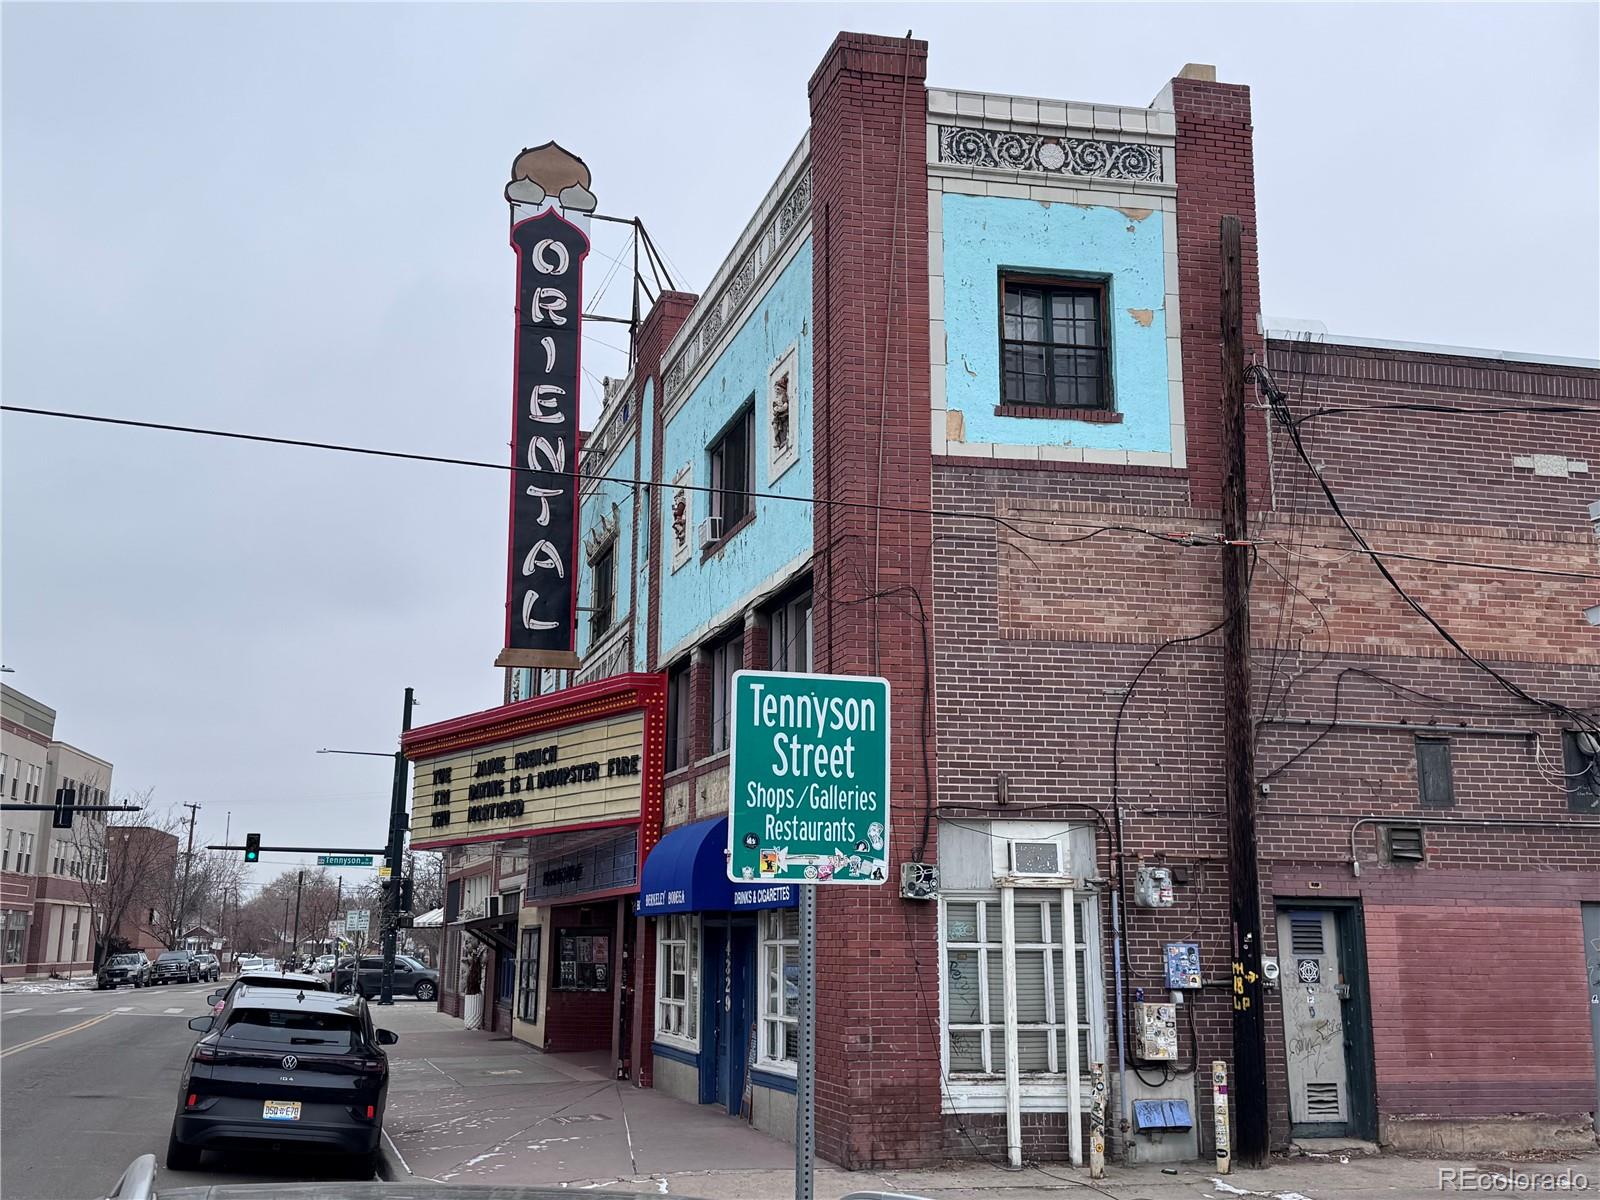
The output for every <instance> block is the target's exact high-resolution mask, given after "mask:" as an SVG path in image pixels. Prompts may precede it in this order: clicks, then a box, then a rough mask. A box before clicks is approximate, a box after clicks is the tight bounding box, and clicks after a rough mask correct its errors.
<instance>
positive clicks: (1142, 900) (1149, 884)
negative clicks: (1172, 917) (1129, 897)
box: [1133, 867, 1172, 908]
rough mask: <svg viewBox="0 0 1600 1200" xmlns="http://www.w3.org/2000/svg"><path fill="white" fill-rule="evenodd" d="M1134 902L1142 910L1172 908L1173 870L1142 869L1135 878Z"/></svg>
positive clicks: (1163, 868) (1164, 868)
mask: <svg viewBox="0 0 1600 1200" xmlns="http://www.w3.org/2000/svg"><path fill="white" fill-rule="evenodd" d="M1133 902H1134V903H1135V904H1137V905H1138V906H1139V907H1140V908H1171V907H1172V871H1171V869H1169V868H1167V867H1140V868H1139V869H1138V871H1136V872H1135V873H1134V877H1133Z"/></svg>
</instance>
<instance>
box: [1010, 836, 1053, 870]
mask: <svg viewBox="0 0 1600 1200" xmlns="http://www.w3.org/2000/svg"><path fill="white" fill-rule="evenodd" d="M1011 869H1012V870H1013V871H1014V872H1016V873H1017V874H1018V875H1060V874H1061V847H1060V846H1058V845H1056V843H1054V842H1012V843H1011Z"/></svg>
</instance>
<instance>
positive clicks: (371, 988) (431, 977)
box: [330, 954, 439, 1000]
mask: <svg viewBox="0 0 1600 1200" xmlns="http://www.w3.org/2000/svg"><path fill="white" fill-rule="evenodd" d="M330 982H331V983H332V985H333V990H334V991H336V992H343V993H344V994H345V995H347V996H350V995H355V994H357V993H359V994H360V995H363V996H366V997H369V998H370V997H373V996H376V995H377V994H378V993H379V992H381V991H382V990H383V956H382V955H372V956H364V957H362V958H360V959H355V958H341V959H340V960H339V965H338V966H336V967H334V969H333V975H332V976H331V977H330ZM394 994H395V995H397V996H415V997H416V998H417V999H418V1000H433V999H435V998H437V996H438V995H439V972H437V971H435V970H433V969H432V968H431V967H425V966H423V965H422V964H421V963H420V962H418V961H417V960H416V959H414V958H408V957H407V956H406V955H404V954H396V955H395V956H394Z"/></svg>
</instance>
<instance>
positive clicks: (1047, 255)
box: [934, 193, 1172, 453]
mask: <svg viewBox="0 0 1600 1200" xmlns="http://www.w3.org/2000/svg"><path fill="white" fill-rule="evenodd" d="M1156 211H1157V210H1154V209H1150V210H1146V209H1127V210H1122V209H1117V208H1111V207H1108V206H1105V205H1086V204H1057V205H1054V206H1051V207H1048V208H1046V207H1043V206H1041V205H1039V204H1037V203H1034V202H1032V201H1030V200H1021V199H1012V198H1010V197H1004V196H965V195H958V194H955V193H946V194H945V195H944V197H943V207H942V227H943V231H944V232H943V238H944V332H945V347H946V354H945V358H944V361H945V363H946V364H947V365H946V366H944V367H942V368H940V367H937V366H936V367H935V368H934V369H935V370H941V369H942V370H943V371H944V373H945V409H946V411H947V413H948V416H947V417H946V420H947V421H952V420H960V422H961V428H962V430H963V434H964V438H963V440H965V441H967V442H969V443H975V444H984V443H997V444H1002V445H1014V446H1062V445H1069V444H1070V445H1074V446H1082V447H1085V448H1092V449H1103V450H1130V451H1148V452H1153V453H1170V452H1171V450H1172V420H1171V388H1170V385H1169V383H1168V369H1167V368H1168V358H1167V324H1166V316H1167V314H1166V262H1165V257H1164V256H1165V254H1166V250H1167V246H1166V245H1165V233H1164V225H1165V222H1163V221H1159V220H1157V221H1150V220H1145V219H1144V218H1145V217H1147V216H1150V215H1153V214H1154V213H1155V212H1156ZM1136 214H1139V215H1136ZM1130 218H1131V219H1132V221H1133V224H1132V225H1131V226H1130V224H1129V221H1130ZM1130 228H1131V229H1132V232H1131V233H1130V232H1129V229H1130ZM1008 270H1012V271H1055V272H1067V273H1076V274H1079V275H1085V276H1091V277H1099V278H1103V279H1106V280H1108V283H1109V292H1110V302H1109V303H1108V305H1107V309H1108V314H1109V320H1110V328H1111V375H1112V394H1113V395H1114V396H1115V398H1116V408H1117V411H1118V412H1119V413H1121V414H1122V420H1121V421H1120V422H1116V423H1111V422H1106V423H1099V422H1088V421H1073V420H1065V419H1063V420H1050V419H1048V418H1041V417H1033V416H1030V417H1008V416H1001V415H1000V414H998V413H997V412H996V411H995V409H996V407H997V406H998V405H999V403H1000V303H999V293H998V282H999V277H1000V276H1001V274H1003V273H1004V272H1005V271H1008ZM952 428H953V426H952Z"/></svg>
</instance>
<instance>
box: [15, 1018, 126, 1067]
mask: <svg viewBox="0 0 1600 1200" xmlns="http://www.w3.org/2000/svg"><path fill="white" fill-rule="evenodd" d="M111 1015H112V1014H111V1013H101V1014H100V1015H99V1016H98V1017H90V1018H89V1019H88V1020H87V1021H79V1022H78V1023H77V1024H76V1025H68V1026H67V1027H66V1028H65V1029H58V1030H56V1031H55V1032H54V1033H47V1034H45V1035H44V1036H43V1037H36V1038H34V1039H33V1041H31V1042H23V1043H22V1045H20V1046H7V1047H6V1048H5V1049H4V1050H0V1058H10V1057H11V1056H12V1055H13V1054H21V1053H22V1052H23V1051H24V1050H32V1049H33V1048H34V1047H35V1046H42V1045H44V1044H45V1043H46V1042H53V1041H55V1040H56V1039H57V1038H59V1037H66V1036H67V1034H69V1033H77V1032H78V1030H80V1029H87V1028H89V1026H91V1025H98V1024H100V1022H101V1021H104V1020H105V1019H106V1018H108V1017H110V1016H111Z"/></svg>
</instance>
